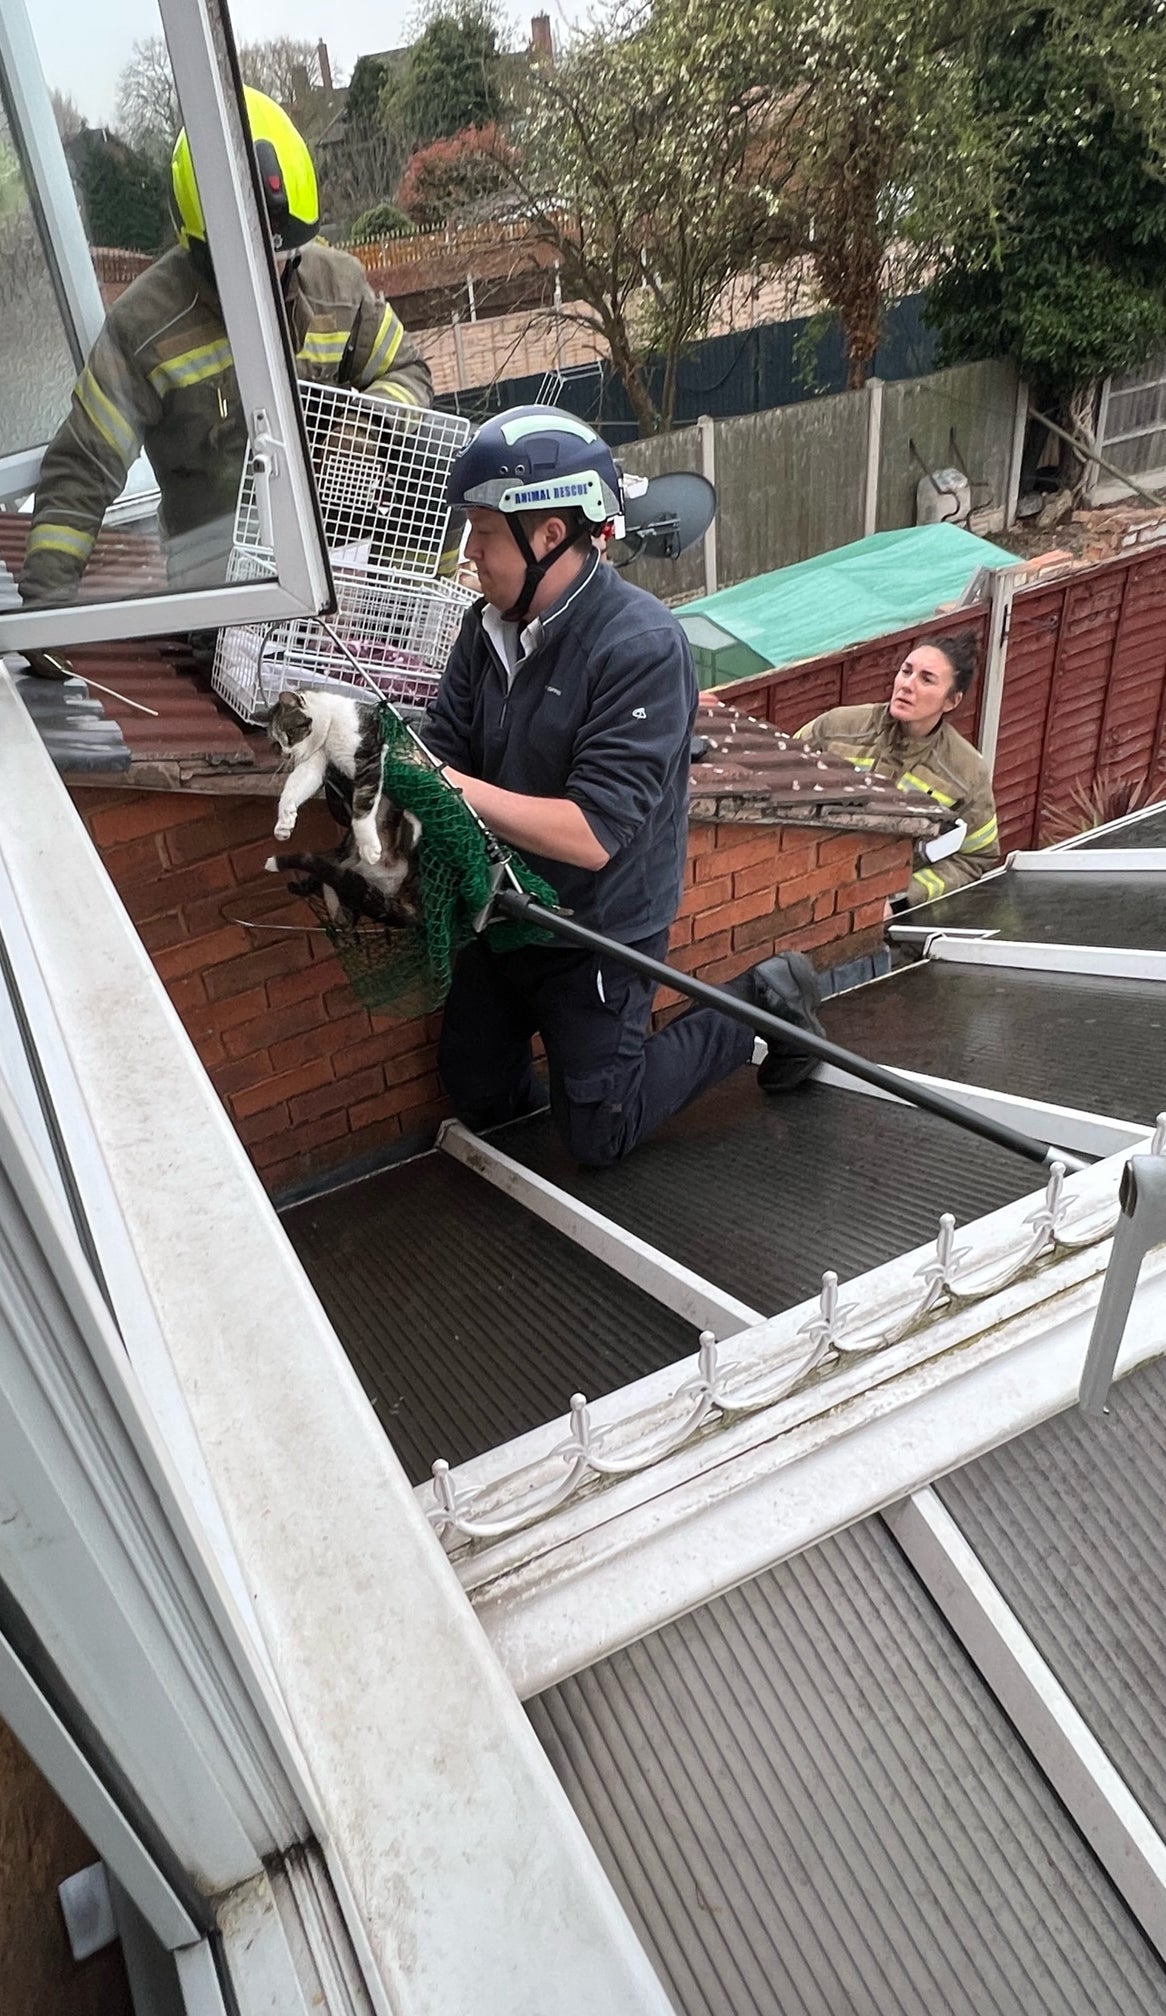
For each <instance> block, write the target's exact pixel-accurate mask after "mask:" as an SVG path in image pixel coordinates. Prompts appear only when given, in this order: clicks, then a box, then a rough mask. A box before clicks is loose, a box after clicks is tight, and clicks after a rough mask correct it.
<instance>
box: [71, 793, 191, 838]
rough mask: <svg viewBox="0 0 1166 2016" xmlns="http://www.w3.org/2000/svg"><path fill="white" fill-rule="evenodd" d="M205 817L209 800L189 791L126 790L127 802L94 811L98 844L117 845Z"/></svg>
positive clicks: (93, 818)
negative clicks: (195, 795)
mask: <svg viewBox="0 0 1166 2016" xmlns="http://www.w3.org/2000/svg"><path fill="white" fill-rule="evenodd" d="M205 817H206V801H205V799H202V800H200V799H198V798H196V797H194V796H193V795H192V794H191V793H189V792H179V791H134V792H132V793H131V792H126V794H125V797H124V802H123V803H122V804H120V805H117V806H115V807H113V808H111V809H109V810H104V811H96V812H94V813H92V814H91V818H90V824H91V830H92V833H93V838H94V839H95V840H96V842H97V844H98V846H99V847H118V846H120V845H122V843H123V842H124V841H126V840H140V839H141V837H142V836H143V834H146V833H163V832H165V831H166V829H167V827H170V826H187V825H191V824H193V823H195V822H196V821H198V820H200V819H204V818H205Z"/></svg>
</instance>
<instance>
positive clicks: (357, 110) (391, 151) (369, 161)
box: [316, 56, 411, 220]
mask: <svg viewBox="0 0 1166 2016" xmlns="http://www.w3.org/2000/svg"><path fill="white" fill-rule="evenodd" d="M390 74H391V73H390V68H389V65H388V64H387V63H386V62H385V60H384V58H383V57H380V56H362V57H360V59H359V61H358V62H357V63H356V65H355V67H354V69H353V72H352V82H351V83H350V85H349V87H348V95H347V97H346V99H345V104H344V122H343V129H342V132H341V135H340V138H339V139H338V140H334V141H332V142H331V143H330V145H329V146H328V147H327V148H325V149H322V150H321V152H320V154H319V155H318V157H317V162H316V167H317V172H318V173H319V176H320V194H321V201H322V204H323V207H324V210H325V212H326V214H327V215H328V216H329V217H330V218H331V219H333V220H335V219H336V218H343V217H351V216H352V215H353V214H354V213H355V212H358V211H364V210H368V209H370V208H372V206H373V205H375V204H379V203H383V202H388V201H390V200H391V199H392V197H393V196H394V195H395V193H396V188H397V184H398V182H399V181H400V179H401V171H402V169H403V168H404V166H405V162H406V161H407V159H408V157H409V149H410V145H411V142H410V141H408V140H403V139H402V138H400V137H399V136H398V135H396V134H393V133H390V132H389V130H388V128H387V126H386V125H385V123H384V120H383V118H382V115H381V100H382V96H383V94H384V91H385V87H386V85H387V84H388V81H389V77H390Z"/></svg>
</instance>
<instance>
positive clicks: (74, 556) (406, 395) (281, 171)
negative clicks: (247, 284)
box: [20, 90, 433, 669]
mask: <svg viewBox="0 0 1166 2016" xmlns="http://www.w3.org/2000/svg"><path fill="white" fill-rule="evenodd" d="M245 97H246V103H247V118H248V123H249V126H250V130H251V138H252V141H253V143H254V146H255V153H256V158H257V161H258V166H259V172H260V179H261V181H262V185H263V193H264V197H265V199H266V204H267V215H268V221H269V223H270V227H271V235H272V243H273V246H274V248H275V254H276V261H277V264H278V265H279V267H280V269H281V279H282V287H283V297H284V303H285V307H286V311H287V319H288V326H289V329H290V331H291V339H292V348H293V350H294V351H295V356H296V373H297V376H299V377H300V378H303V379H314V380H317V381H321V382H324V383H327V384H333V385H336V384H339V385H347V386H350V387H353V388H354V389H355V390H357V391H361V392H371V393H375V394H377V395H378V396H379V397H381V398H385V399H392V400H396V401H397V402H399V403H400V404H402V405H405V406H412V407H418V406H426V405H428V404H429V403H430V402H431V400H432V396H433V385H432V381H431V379H430V376H429V370H428V367H427V366H426V364H425V363H424V361H423V359H422V357H421V355H420V352H419V351H418V349H417V346H416V344H415V343H414V342H413V341H412V339H411V338H410V337H409V336H407V335H406V333H405V331H404V329H403V328H402V326H401V322H400V318H399V317H398V315H397V314H396V312H395V310H394V309H393V308H392V307H391V306H390V305H389V304H388V303H387V302H385V301H381V300H378V299H377V297H376V296H375V295H374V294H373V292H372V290H371V288H370V287H369V284H368V281H367V279H366V278H365V273H364V269H363V267H362V266H361V265H360V264H359V262H358V261H357V260H355V259H353V258H350V257H349V255H348V254H347V253H344V252H336V251H333V249H332V248H331V247H330V246H328V245H325V244H324V243H322V241H320V240H319V239H318V238H317V236H316V233H317V229H318V223H319V205H318V201H317V195H316V172H315V169H314V167H313V165H312V157H311V154H310V153H309V151H308V148H307V146H306V145H305V143H304V141H303V140H302V139H301V137H300V135H299V133H298V132H297V131H296V129H295V127H294V126H293V124H292V122H291V120H290V119H289V118H288V116H287V114H286V112H283V111H282V110H281V109H280V107H279V106H278V105H276V104H274V103H273V101H272V100H271V99H270V98H266V97H264V95H263V93H262V92H260V91H251V90H248V91H247V92H246V93H245ZM171 180H172V210H173V216H174V225H175V230H176V232H177V236H178V244H177V245H176V246H174V247H173V248H172V249H171V250H170V251H168V252H164V253H163V254H162V257H161V258H160V259H158V260H156V261H155V263H154V264H153V265H152V266H150V267H149V268H148V269H147V271H146V272H144V273H143V274H141V275H140V276H139V278H138V279H137V280H135V281H134V282H133V284H132V285H131V286H130V287H128V288H127V289H126V291H125V293H124V294H123V295H122V296H121V298H120V299H119V300H118V301H117V302H116V303H115V305H114V306H113V307H112V308H111V309H110V312H109V315H108V317H107V319H106V323H105V326H104V328H103V329H102V331H101V334H100V336H99V337H98V339H97V342H96V343H95V344H94V346H93V350H92V353H91V355H90V357H89V361H88V363H87V364H86V366H85V369H84V370H83V371H82V373H81V376H80V378H79V379H78V380H77V384H76V386H75V388H74V391H73V397H72V402H71V405H70V409H69V413H68V416H67V417H66V419H65V421H64V423H63V425H62V426H61V427H60V429H59V430H58V432H57V434H56V435H55V436H54V438H53V440H52V441H51V442H50V444H49V446H48V448H47V450H46V451H45V457H44V463H43V466H42V469H41V476H40V483H39V485H38V487H37V493H36V509H35V513H34V516H33V520H32V529H31V532H30V535H29V541H28V549H27V556H26V560H25V564H24V569H23V572H22V574H21V577H20V592H21V596H22V598H23V600H24V602H25V603H26V604H34V605H43V604H45V603H62V602H68V601H71V600H72V599H73V597H74V596H75V594H76V592H77V587H78V583H79V581H80V578H81V575H82V574H83V572H84V570H85V566H86V563H87V561H88V559H89V555H90V553H91V551H92V549H93V543H94V540H95V539H96V537H97V533H98V531H99V530H100V527H101V522H102V519H103V518H104V516H105V513H106V511H107V509H108V508H109V506H110V504H112V503H113V501H114V499H115V498H116V497H117V496H118V495H119V493H120V491H121V489H122V486H123V485H124V483H125V480H126V476H127V474H128V472H129V469H130V467H131V465H132V464H133V462H134V461H135V459H136V457H137V454H138V451H139V449H140V448H141V447H143V446H144V447H145V450H146V453H147V454H148V456H149V458H150V461H151V463H152V465H153V469H154V474H155V476H156V478H157V481H158V486H159V489H160V491H161V513H160V515H161V522H162V533H163V539H164V542H165V547H166V558H167V570H168V575H169V581H170V585H171V587H173V588H197V587H206V586H212V585H214V584H215V583H220V582H222V581H223V580H224V579H225V578H226V562H227V556H228V553H229V551H230V546H231V533H232V525H233V520H234V512H235V500H236V497H237V494H238V489H239V478H240V475H241V472H242V468H243V457H244V453H245V450H246V446H247V425H246V415H245V414H244V412H243V408H242V404H241V402H240V397H239V388H238V385H237V383H236V381H235V370H234V365H233V363H232V360H231V351H230V345H229V343H228V340H227V331H226V327H225V325H224V322H223V315H222V309H221V308H220V306H219V298H218V294H217V292H216V290H215V277H214V266H213V262H212V255H211V248H210V247H209V246H208V244H207V237H206V225H205V222H204V219H203V213H202V204H201V202H200V201H199V194H198V185H197V183H196V181H195V177H194V166H193V162H192V160H191V153H190V144H189V142H188V140H187V137H186V133H185V131H183V132H182V133H180V134H179V136H178V141H177V144H176V146H175V149H174V156H173V161H172V163H171ZM46 669H48V668H46Z"/></svg>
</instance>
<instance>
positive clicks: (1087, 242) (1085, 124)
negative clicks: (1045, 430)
mask: <svg viewBox="0 0 1166 2016" xmlns="http://www.w3.org/2000/svg"><path fill="white" fill-rule="evenodd" d="M1164 80H1166V70H1164V69H1163V31H1162V28H1161V26H1160V25H1159V20H1158V17H1157V15H1156V12H1152V11H1151V10H1150V9H1149V8H1146V7H1142V6H1141V5H1137V4H1135V5H1130V4H1126V0H1122V4H1120V5H1110V6H1108V7H1106V6H1103V7H1102V8H1101V9H1100V10H1097V9H1095V8H1092V7H1091V8H1089V9H1088V10H1086V9H1085V8H1084V7H1083V6H1082V7H1081V8H1080V10H1078V8H1077V7H1076V6H1075V5H1071V4H1068V0H1063V4H1060V5H1053V4H1051V0H1049V4H1041V5H1035V6H1030V7H1028V8H1026V9H1025V10H1024V11H1023V12H1022V13H1020V14H1019V15H1018V14H1017V12H1016V10H1015V9H1014V10H1013V11H1012V13H1011V15H1010V16H1009V19H1008V22H1007V23H1006V24H1003V25H1001V26H1000V27H999V28H998V29H997V32H996V33H995V34H994V35H991V36H988V35H987V34H984V35H982V36H981V37H980V38H979V46H978V48H977V51H976V57H975V62H974V66H972V65H970V81H969V89H968V108H969V117H968V122H967V126H966V129H965V130H966V133H967V136H968V138H967V143H966V145H965V147H964V150H963V161H964V173H963V175H962V176H961V177H960V178H959V179H958V180H957V179H955V178H952V180H951V182H950V183H949V184H948V186H947V187H946V189H943V190H941V191H940V192H939V194H938V197H937V200H936V203H935V213H934V217H933V221H932V236H933V237H934V238H936V239H938V241H939V244H938V250H937V264H938V267H939V272H938V276H937V278H936V280H935V283H934V285H933V286H932V287H931V289H930V291H929V295H928V312H929V315H930V316H931V318H932V319H933V320H934V321H935V323H936V324H937V326H938V328H939V330H940V332H941V341H942V354H943V355H944V357H945V358H946V359H948V360H952V361H954V360H957V359H959V358H963V357H968V356H998V355H1000V354H1005V355H1009V356H1013V357H1015V358H1016V359H1017V361H1018V363H1019V364H1020V367H1021V370H1022V371H1023V372H1024V373H1025V375H1026V376H1028V377H1029V378H1030V379H1031V380H1032V381H1034V383H1035V385H1036V387H1037V390H1038V395H1039V397H1040V398H1041V399H1042V400H1045V401H1049V402H1051V403H1053V404H1059V405H1061V406H1065V405H1067V404H1069V405H1071V403H1072V401H1073V397H1074V394H1075V393H1078V392H1080V391H1082V390H1083V389H1086V388H1089V387H1091V385H1092V384H1093V382H1094V381H1095V380H1096V379H1098V378H1101V377H1104V376H1106V375H1107V374H1108V373H1110V372H1113V371H1120V370H1123V369H1128V368H1129V367H1131V366H1133V365H1137V364H1140V363H1142V362H1144V361H1145V360H1146V359H1147V358H1148V357H1149V356H1151V355H1153V354H1154V352H1155V351H1156V350H1162V349H1164V348H1166V202H1164V199H1163V169H1164V152H1166V150H1164V145H1163V142H1164V139H1166V132H1164V126H1166V120H1164V106H1166V81H1164ZM1088 403H1089V402H1088V399H1087V398H1086V400H1085V401H1084V404H1085V406H1086V407H1087V406H1088Z"/></svg>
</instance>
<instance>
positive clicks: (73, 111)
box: [50, 91, 85, 140]
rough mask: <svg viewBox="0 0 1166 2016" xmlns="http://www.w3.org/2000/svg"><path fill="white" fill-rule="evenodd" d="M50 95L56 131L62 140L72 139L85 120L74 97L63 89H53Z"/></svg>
mask: <svg viewBox="0 0 1166 2016" xmlns="http://www.w3.org/2000/svg"><path fill="white" fill-rule="evenodd" d="M50 96H51V100H52V107H53V118H54V119H55V120H56V122H57V132H58V133H59V134H60V136H61V138H62V140H72V139H74V138H75V137H76V135H77V134H78V133H80V132H82V131H83V130H84V127H85V120H84V118H83V117H82V115H81V112H80V110H79V109H78V106H77V101H76V99H75V98H72V97H70V96H69V94H68V93H67V92H65V91H53V92H52V93H51V94H50Z"/></svg>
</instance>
